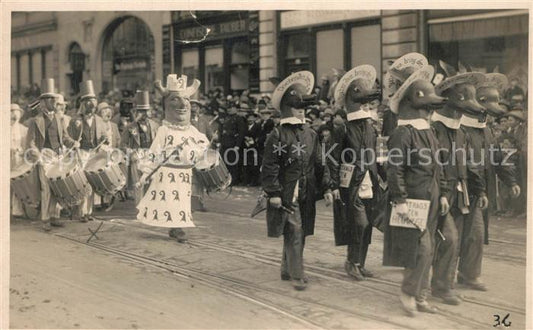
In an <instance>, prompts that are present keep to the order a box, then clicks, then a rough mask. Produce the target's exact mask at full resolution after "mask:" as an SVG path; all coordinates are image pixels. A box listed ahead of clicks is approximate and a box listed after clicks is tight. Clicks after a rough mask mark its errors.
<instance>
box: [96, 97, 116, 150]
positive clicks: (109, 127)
mask: <svg viewBox="0 0 533 330" xmlns="http://www.w3.org/2000/svg"><path fill="white" fill-rule="evenodd" d="M97 109H98V110H97V112H96V113H97V115H99V116H100V117H101V118H102V121H103V122H104V131H105V135H106V136H107V138H108V140H109V141H110V146H111V148H118V147H119V146H120V133H119V131H118V125H117V124H115V123H114V122H112V121H111V117H112V116H113V109H112V108H111V106H110V105H109V104H107V103H106V102H102V103H100V104H98V107H97Z"/></svg>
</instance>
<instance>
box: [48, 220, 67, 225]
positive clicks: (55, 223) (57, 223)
mask: <svg viewBox="0 0 533 330" xmlns="http://www.w3.org/2000/svg"><path fill="white" fill-rule="evenodd" d="M50 226H52V227H65V224H64V223H62V222H60V221H59V220H58V219H52V220H50Z"/></svg>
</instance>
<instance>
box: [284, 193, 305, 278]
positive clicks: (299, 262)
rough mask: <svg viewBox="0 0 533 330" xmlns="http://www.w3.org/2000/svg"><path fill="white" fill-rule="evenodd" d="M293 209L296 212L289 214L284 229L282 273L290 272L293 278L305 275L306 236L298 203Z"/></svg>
mask: <svg viewBox="0 0 533 330" xmlns="http://www.w3.org/2000/svg"><path fill="white" fill-rule="evenodd" d="M293 209H294V210H295V212H294V214H289V216H288V221H287V222H286V223H285V228H284V230H283V254H282V257H281V273H283V274H289V276H290V277H291V278H293V279H301V278H303V275H304V266H303V252H304V245H305V236H304V233H303V229H302V219H301V216H300V209H299V207H298V204H297V203H294V204H293Z"/></svg>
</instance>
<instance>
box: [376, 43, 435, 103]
mask: <svg viewBox="0 0 533 330" xmlns="http://www.w3.org/2000/svg"><path fill="white" fill-rule="evenodd" d="M426 65H428V60H427V58H426V57H425V56H424V55H422V54H420V53H416V52H413V53H408V54H405V55H403V56H402V57H400V58H398V59H397V60H395V61H394V62H392V64H391V65H390V66H389V69H388V71H387V73H386V74H385V78H384V81H383V95H384V97H385V98H389V97H391V96H392V95H393V94H394V93H396V91H397V90H398V88H400V86H401V85H402V83H403V82H404V81H405V79H402V78H400V77H397V76H396V75H395V73H396V72H402V73H403V74H404V75H406V76H408V75H410V74H412V73H413V72H414V71H416V70H418V69H420V68H422V67H424V66H426Z"/></svg>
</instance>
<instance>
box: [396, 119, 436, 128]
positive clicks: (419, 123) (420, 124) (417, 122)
mask: <svg viewBox="0 0 533 330" xmlns="http://www.w3.org/2000/svg"><path fill="white" fill-rule="evenodd" d="M407 125H411V126H413V127H414V128H416V129H417V130H424V129H429V122H428V121H427V120H425V119H424V118H417V119H398V126H407Z"/></svg>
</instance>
